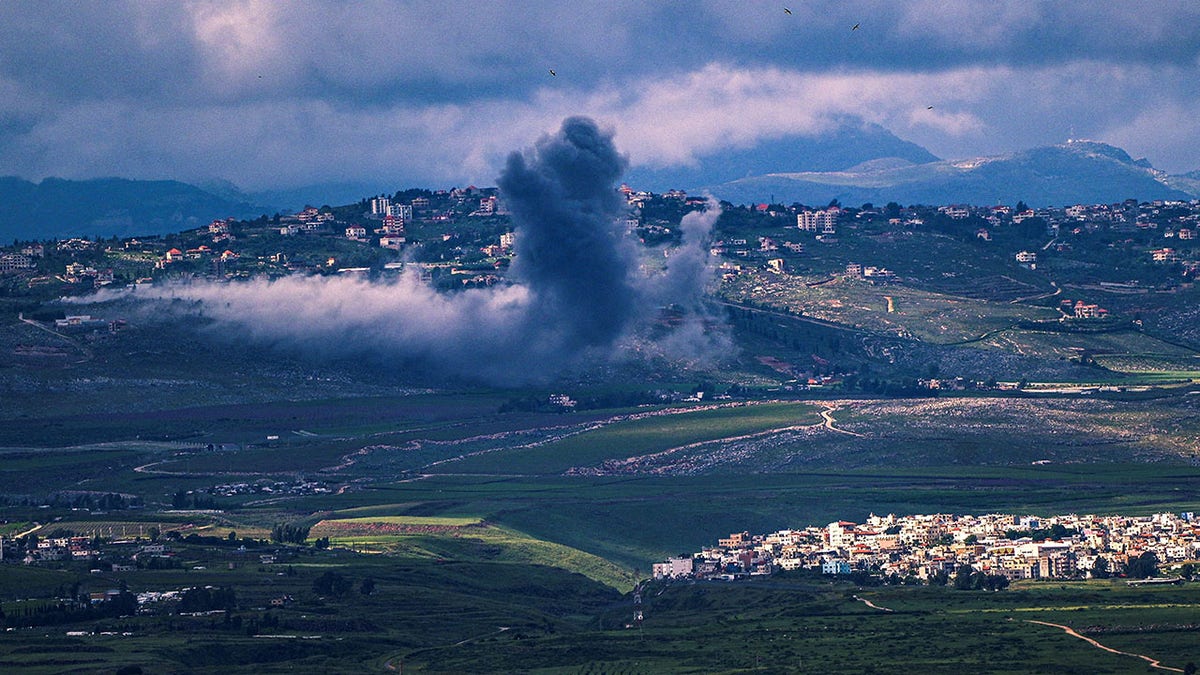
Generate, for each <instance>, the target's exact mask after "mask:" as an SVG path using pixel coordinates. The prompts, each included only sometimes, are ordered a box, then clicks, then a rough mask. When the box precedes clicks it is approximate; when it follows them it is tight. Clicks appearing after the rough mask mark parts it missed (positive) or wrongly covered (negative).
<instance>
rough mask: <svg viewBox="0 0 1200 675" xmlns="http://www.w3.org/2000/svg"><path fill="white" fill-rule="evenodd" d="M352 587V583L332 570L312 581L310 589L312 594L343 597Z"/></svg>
mask: <svg viewBox="0 0 1200 675" xmlns="http://www.w3.org/2000/svg"><path fill="white" fill-rule="evenodd" d="M352 585H353V583H352V582H351V581H350V580H349V579H347V578H346V577H344V576H342V575H341V574H339V573H337V572H334V571H333V570H326V571H325V573H324V574H322V575H321V576H319V577H317V578H316V579H314V580H313V585H312V588H313V593H316V594H317V595H344V594H345V593H346V591H349V590H350V587H351V586H352Z"/></svg>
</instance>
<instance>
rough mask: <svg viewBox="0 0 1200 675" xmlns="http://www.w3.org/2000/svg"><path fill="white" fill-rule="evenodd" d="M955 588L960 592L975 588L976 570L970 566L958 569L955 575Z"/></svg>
mask: <svg viewBox="0 0 1200 675" xmlns="http://www.w3.org/2000/svg"><path fill="white" fill-rule="evenodd" d="M954 588H956V589H958V590H960V591H969V590H971V589H972V588H975V568H974V567H971V566H970V565H963V566H962V567H960V568H958V572H957V573H956V574H955V575H954Z"/></svg>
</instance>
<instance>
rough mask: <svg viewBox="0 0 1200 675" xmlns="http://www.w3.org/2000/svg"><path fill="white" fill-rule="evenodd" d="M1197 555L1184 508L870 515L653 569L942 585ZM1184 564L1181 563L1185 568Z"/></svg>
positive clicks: (714, 549)
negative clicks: (970, 577)
mask: <svg viewBox="0 0 1200 675" xmlns="http://www.w3.org/2000/svg"><path fill="white" fill-rule="evenodd" d="M1198 553H1200V520H1197V519H1196V518H1195V516H1194V514H1192V513H1182V514H1173V513H1159V514H1154V515H1151V516H1140V517H1129V516H1096V515H1083V516H1080V515H1060V516H1050V517H1047V518H1041V517H1037V516H1016V515H1011V514H988V515H982V516H970V515H947V514H933V515H910V516H896V515H894V514H891V515H887V516H876V515H874V514H872V515H871V516H870V517H869V518H867V520H866V522H865V523H862V524H859V523H853V522H849V521H836V522H832V523H829V524H828V525H827V526H825V527H811V526H810V527H806V528H803V529H798V530H792V529H788V530H779V531H777V532H773V533H771V534H766V535H751V534H750V533H749V532H740V533H734V534H731V535H729V536H728V537H726V538H724V539H721V540H720V541H719V542H718V543H717V545H716V546H711V547H705V548H704V549H702V550H700V551H698V552H696V553H693V554H691V555H682V556H679V557H676V558H670V559H668V560H666V561H664V562H660V563H655V564H654V566H653V575H654V578H656V579H662V578H695V579H729V580H732V579H738V578H742V577H747V576H760V575H770V574H772V573H774V572H779V571H792V570H812V571H818V570H819V571H820V572H821V573H823V574H828V575H850V574H859V575H865V576H868V577H874V578H876V579H880V580H886V581H890V582H892V583H916V582H923V583H941V584H945V583H946V582H947V581H948V580H949V578H950V577H953V576H955V575H957V574H959V573H961V572H963V571H964V570H966V571H967V572H966V573H967V574H972V573H978V574H982V575H985V576H990V577H1002V578H1003V579H1004V580H1006V581H1011V580H1017V579H1084V578H1108V577H1110V576H1118V575H1120V576H1130V577H1139V578H1144V577H1151V576H1154V575H1155V574H1156V573H1157V570H1158V565H1160V564H1163V565H1167V564H1171V563H1176V564H1179V563H1183V562H1185V561H1191V560H1195V559H1196V558H1197V557H1198ZM1191 571H1192V568H1191V567H1188V568H1187V569H1186V570H1185V572H1186V573H1187V574H1188V575H1190V574H1191ZM993 583H994V582H993ZM1000 583H1004V582H1000Z"/></svg>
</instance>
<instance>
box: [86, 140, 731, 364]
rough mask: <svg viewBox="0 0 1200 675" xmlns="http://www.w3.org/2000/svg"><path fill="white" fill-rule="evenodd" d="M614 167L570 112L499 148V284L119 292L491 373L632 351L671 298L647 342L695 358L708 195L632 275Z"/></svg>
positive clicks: (239, 326) (271, 333) (262, 285)
mask: <svg viewBox="0 0 1200 675" xmlns="http://www.w3.org/2000/svg"><path fill="white" fill-rule="evenodd" d="M624 168H625V159H624V158H623V157H622V156H621V155H619V154H618V153H617V152H616V149H615V147H614V145H613V142H612V134H611V132H606V131H604V130H601V129H600V128H598V127H597V125H596V124H595V123H594V122H592V121H591V120H589V119H586V118H581V117H572V118H568V119H567V120H565V121H564V122H563V124H562V128H561V129H560V130H559V131H558V132H557V133H555V134H552V135H548V136H545V137H543V138H542V139H540V140H539V141H538V142H537V143H536V144H535V146H534V147H533V148H531V149H530V150H528V151H526V152H525V153H513V154H512V155H511V156H510V157H509V158H508V162H507V165H506V166H505V168H504V171H503V173H502V174H501V176H500V179H499V186H500V190H501V194H502V196H503V198H504V200H505V203H506V204H507V205H508V208H509V209H510V211H511V213H512V219H513V224H514V230H515V232H516V244H515V246H516V253H517V255H516V257H515V258H514V262H513V265H512V269H511V270H510V274H509V278H510V280H511V282H512V283H510V284H508V285H503V286H496V287H492V288H481V289H469V290H464V291H462V292H459V293H453V294H441V293H437V292H436V291H434V290H433V289H431V288H429V287H427V286H426V285H424V284H423V283H421V281H420V280H419V278H418V275H417V274H416V273H415V272H409V273H405V274H404V275H402V276H401V277H400V278H398V279H395V280H391V281H385V282H372V281H368V280H364V279H355V278H348V277H340V276H334V277H319V276H290V277H285V278H282V279H278V280H275V281H262V280H260V281H250V282H244V283H209V282H195V283H190V284H177V285H168V286H165V287H162V288H153V289H139V290H138V291H137V292H135V293H133V294H131V296H130V297H132V298H134V299H137V300H154V301H169V300H182V301H184V302H170V303H169V304H164V303H162V302H156V303H155V305H154V309H155V310H156V313H161V311H162V310H163V309H164V308H170V309H173V310H175V311H183V312H186V313H194V314H203V316H204V317H205V318H206V319H209V320H210V321H212V322H213V326H214V327H215V328H216V329H217V330H218V331H220V332H221V333H222V334H223V335H227V336H233V337H235V338H243V337H244V338H248V339H250V340H251V341H253V342H255V343H258V344H265V345H272V346H277V347H279V348H282V349H287V350H295V351H299V352H301V353H304V354H308V355H311V356H315V357H318V358H319V357H345V356H351V357H366V358H371V359H374V360H375V361H377V362H380V363H385V364H394V365H395V366H396V367H400V368H404V367H408V366H420V367H423V368H426V369H431V370H436V371H438V372H444V373H447V374H451V375H456V376H460V377H466V378H470V379H481V380H486V381H491V382H500V383H516V382H529V381H537V380H545V379H549V378H551V377H554V376H555V375H558V374H560V373H562V372H564V371H565V370H568V369H571V368H573V367H576V366H579V365H581V364H585V363H586V364H590V363H595V362H603V361H605V360H608V359H611V358H613V357H615V356H617V355H619V354H620V353H622V352H623V348H624V347H625V346H626V345H628V344H632V343H634V342H639V343H640V344H639V351H644V350H643V347H644V345H645V341H644V340H643V339H641V338H637V337H636V336H637V335H639V334H641V335H643V336H644V335H645V334H647V332H648V331H645V330H643V329H644V328H646V327H647V326H648V325H649V324H650V322H651V320H653V318H654V317H655V315H656V313H657V310H658V308H659V307H661V306H664V305H675V306H677V307H681V308H684V309H685V310H688V312H689V316H690V318H689V319H688V320H687V321H685V322H684V323H683V324H681V325H680V326H678V327H677V329H676V330H674V331H673V332H669V333H668V334H667V335H665V336H663V335H661V334H659V335H658V337H657V341H658V344H660V345H666V344H669V349H667V348H664V349H661V350H659V349H655V350H653V351H655V352H659V353H665V354H671V355H682V356H685V357H686V358H689V359H694V358H700V357H703V356H707V355H711V353H712V352H713V351H715V350H722V349H725V348H727V346H728V345H727V344H726V343H723V342H721V341H720V340H714V339H713V337H712V335H711V333H712V331H710V330H706V328H705V325H706V322H707V323H708V324H711V320H707V321H706V320H705V318H704V316H703V312H702V310H701V303H700V298H701V296H702V294H703V291H704V288H705V286H706V285H707V284H708V283H709V281H710V280H711V279H712V269H711V264H710V261H709V260H708V234H709V231H710V230H711V227H712V224H713V222H714V221H715V219H716V216H717V214H718V213H719V210H718V209H717V208H716V204H715V202H714V203H712V204H710V208H709V210H708V211H706V212H704V213H697V214H690V215H689V216H688V217H687V218H685V219H684V223H683V224H682V227H683V230H684V242H683V245H682V246H680V247H678V248H676V249H674V250H673V251H672V252H671V253H672V255H671V257H669V258H668V265H667V268H666V271H665V272H661V273H659V274H657V275H653V276H647V275H644V274H640V273H639V271H638V270H639V265H638V261H637V250H636V249H635V248H634V246H633V243H632V242H631V240H629V238H628V237H624V236H622V231H621V229H620V228H618V226H617V225H616V221H617V219H618V217H619V216H620V215H622V213H623V210H624V204H623V201H622V200H621V198H620V196H619V194H618V193H617V191H616V190H615V182H616V180H617V179H618V178H620V176H621V173H622V171H623V170H624ZM147 291H148V292H147ZM109 297H111V296H109ZM101 299H105V298H104V297H102V298H101Z"/></svg>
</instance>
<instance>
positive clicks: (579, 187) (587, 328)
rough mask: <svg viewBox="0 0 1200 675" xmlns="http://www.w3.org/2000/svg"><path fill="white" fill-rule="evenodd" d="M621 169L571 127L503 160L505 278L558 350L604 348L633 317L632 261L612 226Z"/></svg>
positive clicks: (579, 128) (591, 133) (611, 155)
mask: <svg viewBox="0 0 1200 675" xmlns="http://www.w3.org/2000/svg"><path fill="white" fill-rule="evenodd" d="M625 166H626V160H625V158H624V157H622V156H621V155H619V154H618V153H617V150H616V147H615V146H614V145H613V142H612V134H611V133H605V132H602V131H601V130H600V129H599V128H598V127H597V126H596V123H595V122H593V121H592V120H590V119H587V118H585V117H569V118H567V119H566V120H564V121H563V124H562V128H561V129H560V130H559V132H558V133H557V134H555V135H553V136H546V137H543V138H542V139H541V140H540V141H538V143H537V145H536V146H534V148H533V149H532V150H530V151H529V152H527V153H525V154H521V153H515V152H514V153H512V154H511V155H509V157H508V163H507V165H506V166H505V168H504V172H503V173H502V174H501V175H500V179H499V181H498V185H499V187H500V193H501V195H503V197H504V199H505V201H506V203H507V205H508V208H509V210H510V211H511V212H512V215H513V221H514V223H516V227H515V233H516V237H515V238H516V241H515V244H514V247H515V251H516V258H515V259H514V262H513V265H512V269H511V273H512V276H513V278H514V279H515V280H516V281H517V283H521V284H524V285H525V286H527V287H528V288H529V289H530V294H531V301H532V303H533V306H532V307H531V316H530V318H531V319H533V320H535V321H537V322H538V324H539V325H541V326H547V325H553V326H554V331H555V336H556V339H557V340H558V341H559V342H560V347H561V348H562V349H565V350H576V349H579V348H582V347H604V346H607V345H611V344H612V343H613V342H614V341H615V340H616V339H618V338H619V337H621V335H622V334H623V333H624V332H625V330H626V328H627V327H628V325H629V323H630V321H631V320H632V319H633V318H634V316H635V315H636V313H637V304H638V302H637V301H638V298H637V294H636V291H635V288H634V286H633V284H632V283H631V279H630V274H631V271H632V270H633V269H634V268H635V264H634V259H633V252H632V250H631V248H630V244H629V242H628V241H627V240H625V239H622V238H621V237H620V236H619V233H618V231H617V229H616V225H615V222H614V221H615V220H616V218H617V216H619V215H620V214H621V213H622V209H623V208H624V205H623V203H622V201H621V198H620V196H619V194H618V193H617V191H616V190H615V189H614V188H615V183H616V181H617V179H618V178H620V177H621V174H622V173H623V172H624V171H625Z"/></svg>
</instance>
